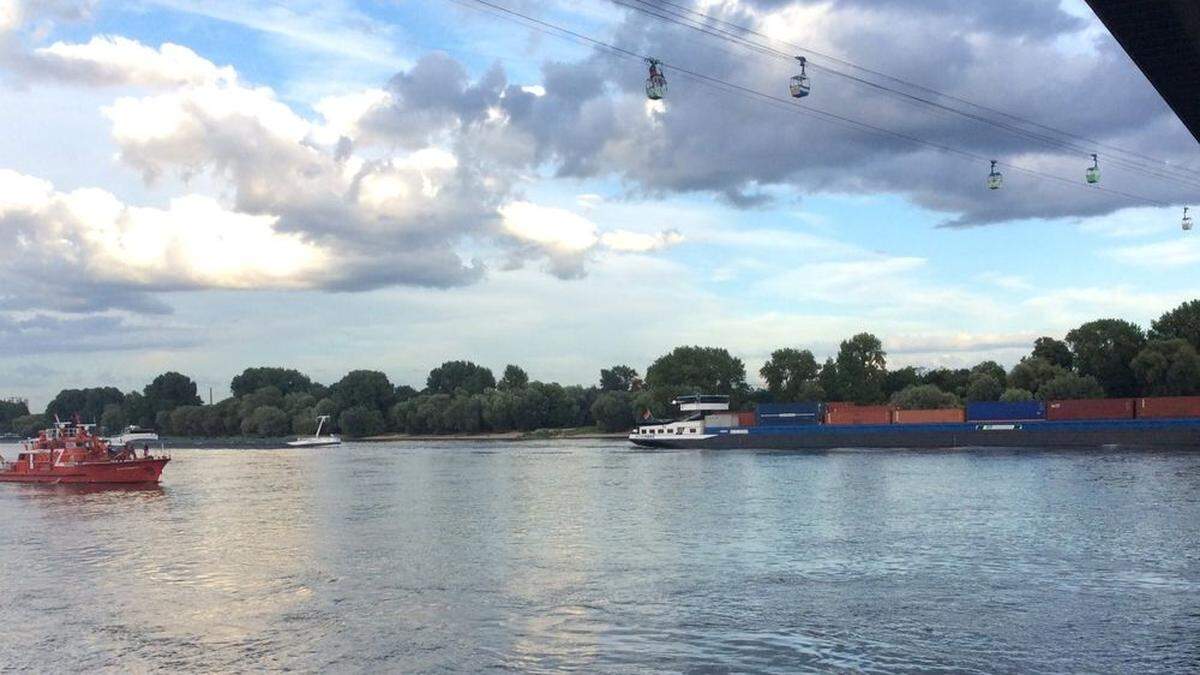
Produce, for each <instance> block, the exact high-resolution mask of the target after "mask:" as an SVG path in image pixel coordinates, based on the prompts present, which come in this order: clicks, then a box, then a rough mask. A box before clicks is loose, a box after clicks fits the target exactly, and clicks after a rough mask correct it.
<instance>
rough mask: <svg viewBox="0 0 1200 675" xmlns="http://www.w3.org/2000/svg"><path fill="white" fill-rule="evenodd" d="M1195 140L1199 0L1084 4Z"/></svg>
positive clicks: (1199, 98) (1199, 94) (1199, 106)
mask: <svg viewBox="0 0 1200 675" xmlns="http://www.w3.org/2000/svg"><path fill="white" fill-rule="evenodd" d="M1087 3H1088V4H1089V5H1091V6H1092V11H1094V12H1096V16H1098V17H1100V20H1101V21H1103V22H1104V25H1105V26H1106V27H1107V28H1108V30H1109V32H1111V33H1112V34H1113V36H1114V37H1115V38H1117V42H1120V43H1121V46H1122V47H1124V48H1125V51H1126V52H1127V53H1128V54H1129V57H1130V58H1132V59H1133V62H1134V63H1136V64H1137V65H1138V68H1141V69H1142V73H1144V74H1145V75H1146V79H1148V80H1150V83H1151V84H1153V85H1154V88H1155V89H1157V90H1158V93H1159V94H1160V95H1161V96H1162V97H1163V99H1164V100H1166V102H1167V105H1169V106H1171V109H1172V110H1174V111H1175V114H1176V115H1178V116H1179V119H1180V120H1182V121H1183V123H1184V125H1185V126H1187V128H1188V131H1191V132H1192V135H1193V136H1195V137H1196V140H1197V141H1200V0H1087Z"/></svg>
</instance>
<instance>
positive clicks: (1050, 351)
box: [1031, 337, 1075, 370]
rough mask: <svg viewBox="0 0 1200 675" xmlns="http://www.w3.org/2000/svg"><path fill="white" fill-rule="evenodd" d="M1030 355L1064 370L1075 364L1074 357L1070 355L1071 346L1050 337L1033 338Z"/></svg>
mask: <svg viewBox="0 0 1200 675" xmlns="http://www.w3.org/2000/svg"><path fill="white" fill-rule="evenodd" d="M1031 356H1032V357H1033V358H1035V359H1042V360H1043V361H1045V362H1047V363H1049V364H1051V365H1055V366H1059V367H1061V368H1064V369H1066V370H1070V369H1071V368H1072V367H1074V365H1075V357H1074V356H1072V354H1071V348H1070V347H1069V346H1067V343H1065V342H1063V341H1062V340H1055V339H1054V338H1052V337H1040V338H1038V339H1036V340H1034V341H1033V354H1031Z"/></svg>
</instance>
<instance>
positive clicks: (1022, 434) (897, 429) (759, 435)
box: [630, 419, 1200, 450]
mask: <svg viewBox="0 0 1200 675" xmlns="http://www.w3.org/2000/svg"><path fill="white" fill-rule="evenodd" d="M630 440H631V441H632V442H633V443H635V444H636V445H640V446H643V447H654V448H675V449H712V450H724V449H729V450H733V449H748V450H751V449H752V450H809V449H832V448H918V449H919V448H930V449H935V448H969V447H1002V448H1102V447H1106V446H1121V447H1139V448H1154V447H1161V448H1173V449H1197V450H1200V419H1184V420H1129V421H1126V420H1119V421H1103V422H1100V421H1070V422H1066V421H1064V422H1015V423H1002V422H988V423H981V424H972V423H967V424H906V425H903V426H898V425H892V424H888V425H863V426H829V425H821V426H807V427H795V426H788V427H780V426H775V427H748V428H730V429H710V430H705V432H704V434H702V435H700V436H693V437H688V436H686V435H685V436H678V435H670V434H662V435H657V436H655V437H646V436H645V435H635V436H631V437H630Z"/></svg>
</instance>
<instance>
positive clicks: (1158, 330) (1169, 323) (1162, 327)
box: [1150, 300, 1200, 352]
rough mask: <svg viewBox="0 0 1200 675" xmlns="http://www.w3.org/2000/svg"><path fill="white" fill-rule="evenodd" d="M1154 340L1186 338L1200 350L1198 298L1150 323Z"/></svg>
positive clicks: (1199, 304)
mask: <svg viewBox="0 0 1200 675" xmlns="http://www.w3.org/2000/svg"><path fill="white" fill-rule="evenodd" d="M1150 337H1151V338H1152V339H1154V340H1174V339H1176V338H1178V339H1181V340H1187V341H1188V344H1190V345H1191V346H1192V349H1195V350H1196V351H1197V352H1200V300H1191V301H1189V302H1185V303H1183V304H1182V305H1180V306H1178V307H1176V308H1175V309H1172V310H1171V311H1169V312H1167V313H1165V314H1163V315H1162V316H1160V317H1159V318H1158V319H1157V320H1155V321H1153V322H1152V323H1151V324H1150Z"/></svg>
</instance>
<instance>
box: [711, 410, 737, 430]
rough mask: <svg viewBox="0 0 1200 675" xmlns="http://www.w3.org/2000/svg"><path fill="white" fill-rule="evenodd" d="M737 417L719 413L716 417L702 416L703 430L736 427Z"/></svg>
mask: <svg viewBox="0 0 1200 675" xmlns="http://www.w3.org/2000/svg"><path fill="white" fill-rule="evenodd" d="M736 426H737V415H734V414H731V413H719V414H716V415H705V416H704V428H706V429H712V428H713V427H736Z"/></svg>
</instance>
